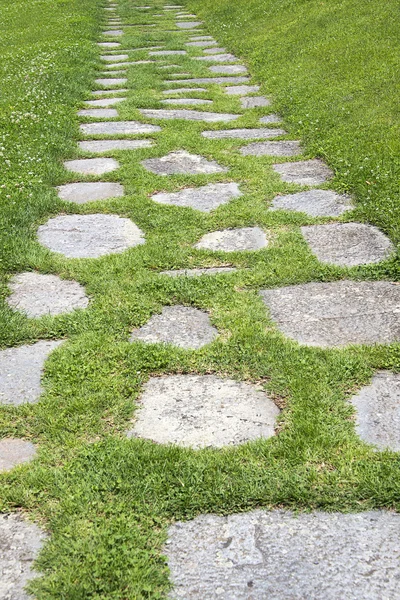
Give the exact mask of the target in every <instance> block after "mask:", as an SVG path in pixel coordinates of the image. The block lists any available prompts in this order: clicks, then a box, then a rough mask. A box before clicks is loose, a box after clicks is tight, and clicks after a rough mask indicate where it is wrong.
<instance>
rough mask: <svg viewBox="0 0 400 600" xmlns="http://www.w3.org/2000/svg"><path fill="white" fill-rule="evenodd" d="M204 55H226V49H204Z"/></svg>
mask: <svg viewBox="0 0 400 600" xmlns="http://www.w3.org/2000/svg"><path fill="white" fill-rule="evenodd" d="M203 53H204V54H226V53H227V50H226V48H206V49H205V50H203Z"/></svg>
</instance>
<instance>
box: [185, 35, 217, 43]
mask: <svg viewBox="0 0 400 600" xmlns="http://www.w3.org/2000/svg"><path fill="white" fill-rule="evenodd" d="M189 40H192V41H193V42H199V41H203V40H212V41H213V42H215V40H214V38H213V37H212V36H211V35H189ZM215 43H217V42H215Z"/></svg>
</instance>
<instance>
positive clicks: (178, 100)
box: [161, 98, 212, 106]
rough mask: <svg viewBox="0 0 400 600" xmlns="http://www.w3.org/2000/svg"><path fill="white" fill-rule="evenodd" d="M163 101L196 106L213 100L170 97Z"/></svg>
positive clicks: (163, 102) (177, 104) (171, 103)
mask: <svg viewBox="0 0 400 600" xmlns="http://www.w3.org/2000/svg"><path fill="white" fill-rule="evenodd" d="M161 103H162V104H170V105H175V106H180V105H185V104H187V105H193V106H195V105H196V104H212V100H205V99H204V98H169V99H168V100H161Z"/></svg>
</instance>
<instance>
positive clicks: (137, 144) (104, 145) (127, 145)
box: [79, 140, 153, 153]
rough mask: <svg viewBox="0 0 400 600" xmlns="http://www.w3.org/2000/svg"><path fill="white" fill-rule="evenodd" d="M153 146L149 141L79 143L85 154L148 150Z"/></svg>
mask: <svg viewBox="0 0 400 600" xmlns="http://www.w3.org/2000/svg"><path fill="white" fill-rule="evenodd" d="M152 145H153V143H152V142H150V141H149V140H89V141H87V142H79V147H80V148H81V150H85V152H99V153H100V152H109V151H112V150H138V149H140V148H150V147H151V146H152Z"/></svg>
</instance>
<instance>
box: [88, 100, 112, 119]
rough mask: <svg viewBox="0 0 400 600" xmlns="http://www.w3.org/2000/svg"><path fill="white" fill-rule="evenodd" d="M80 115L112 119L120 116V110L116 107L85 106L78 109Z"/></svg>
mask: <svg viewBox="0 0 400 600" xmlns="http://www.w3.org/2000/svg"><path fill="white" fill-rule="evenodd" d="M118 99H119V98H117V100H118ZM78 115H79V116H80V117H94V118H96V119H112V118H114V117H118V111H117V110H115V108H83V109H82V110H79V111H78Z"/></svg>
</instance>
